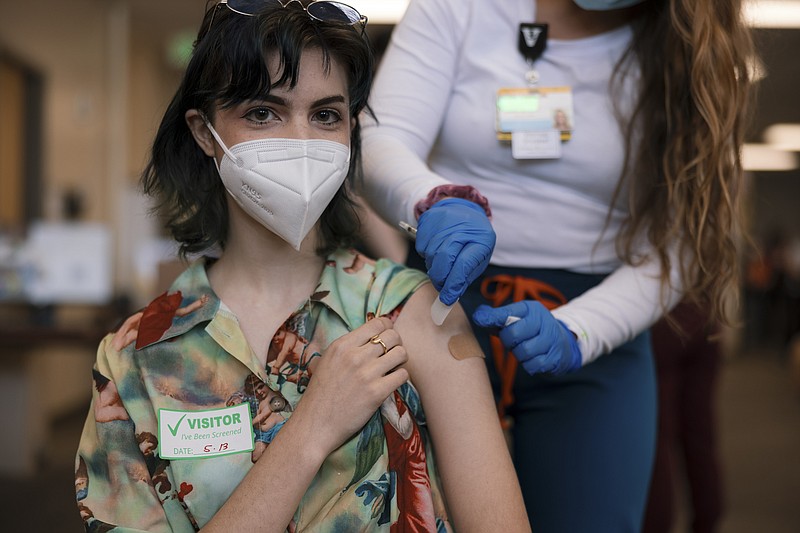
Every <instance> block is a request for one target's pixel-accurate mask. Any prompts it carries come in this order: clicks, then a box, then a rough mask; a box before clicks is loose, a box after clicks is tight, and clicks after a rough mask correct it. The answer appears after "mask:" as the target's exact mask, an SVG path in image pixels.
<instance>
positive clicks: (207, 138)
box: [184, 109, 216, 157]
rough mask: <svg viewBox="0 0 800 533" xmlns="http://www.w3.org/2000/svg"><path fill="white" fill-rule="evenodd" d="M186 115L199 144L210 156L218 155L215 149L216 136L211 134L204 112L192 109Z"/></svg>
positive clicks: (187, 122)
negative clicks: (204, 118)
mask: <svg viewBox="0 0 800 533" xmlns="http://www.w3.org/2000/svg"><path fill="white" fill-rule="evenodd" d="M184 117H185V118H186V124H187V125H188V126H189V131H191V132H192V137H194V140H195V142H196V143H197V145H198V146H199V147H200V149H201V150H203V152H204V153H205V154H206V155H207V156H208V157H214V156H215V155H216V152H215V151H214V136H213V135H211V130H209V129H208V126H206V121H205V120H203V114H202V113H201V112H200V111H199V110H197V109H190V110H188V111H187V112H186V115H184Z"/></svg>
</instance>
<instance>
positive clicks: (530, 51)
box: [517, 22, 547, 85]
mask: <svg viewBox="0 0 800 533" xmlns="http://www.w3.org/2000/svg"><path fill="white" fill-rule="evenodd" d="M517 48H519V52H520V53H521V54H522V56H523V57H524V58H525V60H526V61H527V62H528V72H526V73H525V79H526V80H527V82H528V83H529V84H530V85H536V83H537V82H538V81H539V73H538V72H536V70H535V69H534V68H533V63H534V62H535V61H536V60H537V59H539V57H541V55H542V53H544V49H545V48H547V24H537V23H526V22H522V23H520V25H519V40H518V44H517Z"/></svg>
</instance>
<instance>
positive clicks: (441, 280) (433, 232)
mask: <svg viewBox="0 0 800 533" xmlns="http://www.w3.org/2000/svg"><path fill="white" fill-rule="evenodd" d="M495 241H496V237H495V233H494V229H492V224H491V223H490V222H489V218H488V217H487V216H486V212H485V211H484V210H483V208H482V207H481V206H479V205H478V204H476V203H474V202H470V201H469V200H464V199H462V198H446V199H444V200H440V201H438V202H436V203H435V204H433V205H432V206H431V207H430V208H429V209H428V210H427V211H425V212H424V213H422V215H420V217H419V220H418V221H417V237H416V249H417V252H418V253H419V254H420V255H421V256H422V257H423V258H424V259H425V267H426V268H427V269H428V276H429V277H430V278H431V281H432V282H433V286H434V288H436V290H437V291H439V299H440V300H441V301H442V303H444V304H446V305H452V304H454V303H455V302H456V300H458V299H459V298H460V297H461V295H462V294H464V291H465V290H467V287H468V286H469V284H470V283H472V282H473V281H475V278H477V277H478V276H480V275H481V274H482V273H483V271H484V270H486V267H487V266H489V259H490V258H491V257H492V251H493V250H494V244H495Z"/></svg>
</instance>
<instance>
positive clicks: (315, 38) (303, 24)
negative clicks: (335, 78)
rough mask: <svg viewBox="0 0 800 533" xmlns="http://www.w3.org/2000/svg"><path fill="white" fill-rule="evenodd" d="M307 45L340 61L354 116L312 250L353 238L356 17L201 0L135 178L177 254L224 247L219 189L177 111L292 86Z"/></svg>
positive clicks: (362, 101)
mask: <svg viewBox="0 0 800 533" xmlns="http://www.w3.org/2000/svg"><path fill="white" fill-rule="evenodd" d="M307 3H308V2H304V3H303V5H305V4H307ZM310 48H313V49H319V50H320V51H321V52H322V56H323V68H325V69H326V70H328V69H330V68H331V62H332V61H336V62H337V63H338V64H339V65H340V66H341V67H342V68H343V69H344V70H345V72H346V75H347V89H348V93H349V96H350V109H349V111H350V117H352V118H353V119H354V127H353V129H352V132H351V136H350V150H351V157H350V169H349V172H348V176H347V180H346V181H345V185H344V186H342V187H341V188H340V189H339V191H338V192H337V194H336V196H335V197H334V198H333V200H332V201H331V203H330V204H329V205H328V207H327V208H326V209H325V211H324V213H323V214H322V216H321V217H320V244H319V247H318V250H317V252H318V253H319V254H320V255H325V254H327V253H329V252H330V251H332V250H334V249H335V248H338V247H346V246H352V245H353V244H354V243H355V242H356V239H357V233H358V231H359V220H358V215H357V213H356V209H355V206H354V203H353V197H352V193H351V192H350V189H351V187H352V183H353V181H354V180H359V179H360V177H361V172H362V169H361V156H360V154H361V126H360V123H359V121H358V117H359V113H360V112H361V111H362V110H364V109H366V110H367V111H369V108H368V106H367V98H368V96H369V91H370V87H371V83H372V76H373V70H374V63H375V60H374V56H373V51H372V48H371V47H370V44H369V42H368V39H367V35H366V32H364V29H363V28H362V27H361V26H360V25H355V26H348V25H346V24H340V23H336V22H321V21H317V20H314V19H312V18H311V17H309V15H308V14H307V13H306V12H305V11H304V10H303V6H302V5H301V4H300V3H299V2H290V3H289V4H287V6H286V7H282V6H281V5H280V4H279V3H277V2H275V3H272V2H265V3H264V6H263V7H262V8H261V10H260V11H259V12H258V13H256V14H255V15H254V16H247V15H241V14H238V13H235V12H233V11H231V10H230V9H227V7H226V6H224V5H222V4H218V3H216V2H210V3H209V5H208V6H207V8H206V13H205V17H204V19H203V23H202V25H201V27H200V31H199V33H198V38H197V40H196V42H195V44H194V50H193V52H192V57H191V59H190V61H189V64H188V66H187V68H186V72H185V74H184V76H183V80H182V82H181V84H180V87H179V88H178V90H177V92H176V93H175V96H174V97H173V98H172V101H171V102H170V104H169V107H168V108H167V110H166V112H165V114H164V117H163V119H162V120H161V125H160V126H159V128H158V132H157V133H156V136H155V139H154V141H153V145H152V149H151V153H150V159H149V161H148V163H147V166H146V167H145V170H144V172H143V173H142V177H141V184H142V188H143V190H144V193H145V194H147V195H150V196H152V197H153V198H155V199H156V205H155V207H154V208H153V212H154V213H155V214H156V215H158V216H159V217H161V219H162V220H163V221H164V224H165V227H166V228H167V229H168V230H169V232H170V233H171V234H172V236H173V238H174V239H175V240H176V241H178V243H179V244H180V254H181V256H184V257H185V256H186V255H187V254H189V253H197V252H203V251H206V250H209V249H212V248H214V247H219V248H221V249H224V248H225V243H226V240H227V233H228V207H227V193H226V191H225V188H224V186H223V184H222V180H221V179H220V176H219V173H218V172H217V169H216V166H215V165H214V161H213V159H212V158H210V157H208V156H207V155H206V154H205V153H204V152H203V151H202V150H201V149H200V147H199V146H198V145H197V143H196V142H195V140H194V138H193V137H192V134H191V131H190V130H189V127H188V125H187V124H186V120H185V118H184V116H185V114H186V111H188V110H189V109H197V110H199V111H201V112H202V113H204V114H205V115H206V116H208V117H210V118H213V116H214V109H215V108H216V106H220V107H222V108H227V107H231V106H234V105H237V104H239V103H241V102H244V101H247V100H250V99H256V98H260V97H263V96H264V95H266V94H268V93H269V92H270V90H271V89H272V88H273V87H281V86H288V87H294V86H296V84H297V80H298V74H299V65H300V58H301V56H302V54H303V52H304V51H305V50H307V49H310ZM270 53H277V54H278V57H279V60H280V65H281V67H282V69H281V71H280V73H279V77H277V79H272V78H271V77H270V72H269V70H268V69H267V64H266V57H267V55H268V54H270Z"/></svg>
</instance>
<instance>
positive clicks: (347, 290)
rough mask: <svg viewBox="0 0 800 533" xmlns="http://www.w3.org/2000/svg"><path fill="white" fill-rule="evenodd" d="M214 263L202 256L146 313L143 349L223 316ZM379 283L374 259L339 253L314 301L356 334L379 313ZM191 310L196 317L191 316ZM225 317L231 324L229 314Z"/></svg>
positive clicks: (332, 256) (141, 340)
mask: <svg viewBox="0 0 800 533" xmlns="http://www.w3.org/2000/svg"><path fill="white" fill-rule="evenodd" d="M213 261H214V259H213V258H208V257H201V258H199V259H197V260H195V261H194V262H192V263H191V264H190V265H189V267H188V268H187V269H186V270H185V271H184V272H183V273H182V274H181V275H180V276H178V278H177V279H176V280H175V281H174V282H173V284H172V285H171V286H170V288H169V290H168V291H167V292H165V293H164V294H162V295H161V296H159V297H158V298H156V299H155V300H153V301H152V302H151V303H150V304H149V305H148V306H147V307H146V308H145V309H144V312H143V316H142V321H141V323H140V326H139V334H138V337H137V340H136V349H137V350H138V349H142V348H145V347H147V346H150V345H152V344H155V343H157V342H160V341H165V340H169V339H172V338H174V337H177V336H179V335H182V334H184V333H186V332H187V331H189V330H191V329H192V328H194V327H195V326H197V325H198V324H200V323H203V322H209V321H212V320H215V318H216V317H217V316H218V315H220V308H221V301H220V299H219V297H218V296H217V295H216V293H214V291H213V290H212V289H211V284H210V283H209V281H208V275H207V273H206V268H207V267H208V266H209V265H210V264H211V263H213ZM374 282H375V268H374V264H373V263H372V262H371V261H370V260H367V259H366V258H365V257H364V256H362V255H360V254H358V253H357V252H355V251H353V250H337V251H335V252H333V253H332V254H330V255H329V256H328V257H327V258H326V261H325V267H324V268H323V270H322V274H321V276H320V280H319V282H318V283H317V287H316V289H315V290H314V293H313V294H312V295H311V296H310V299H311V301H312V302H318V303H320V304H322V305H324V306H326V307H327V308H329V309H330V310H331V311H332V312H333V313H335V314H336V315H338V316H339V318H341V319H342V321H344V322H345V324H347V327H348V329H354V328H356V327H358V326H360V325H361V324H363V323H364V322H365V321H366V320H367V319H368V318H370V317H368V316H367V311H368V309H370V308H373V309H374V308H375V307H374V306H370V305H369V302H368V301H367V298H366V296H367V295H368V294H369V292H370V291H369V289H370V287H371V286H372V284H373V283H374ZM354 297H355V298H357V299H359V300H361V301H358V300H357V301H355V302H350V305H348V302H346V301H344V298H354ZM192 307H195V308H194V309H192ZM186 310H191V312H188V313H186V312H185V311H186ZM182 311H183V312H182ZM221 314H222V315H225V317H224V318H225V319H226V320H230V316H229V314H228V313H221Z"/></svg>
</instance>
